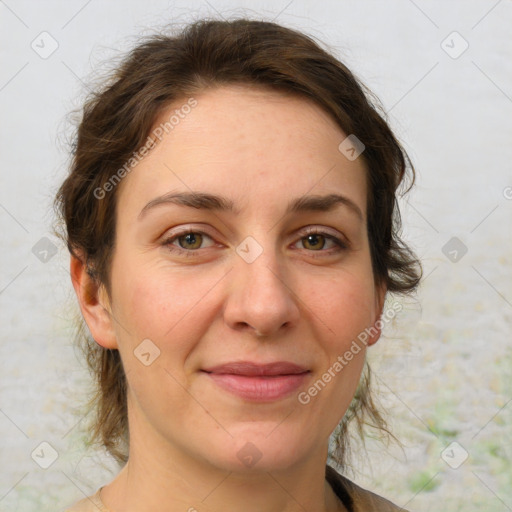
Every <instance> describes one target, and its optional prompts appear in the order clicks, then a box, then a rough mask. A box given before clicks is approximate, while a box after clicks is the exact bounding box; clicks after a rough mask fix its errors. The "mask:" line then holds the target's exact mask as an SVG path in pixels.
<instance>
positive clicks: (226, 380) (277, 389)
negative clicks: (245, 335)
mask: <svg viewBox="0 0 512 512" xmlns="http://www.w3.org/2000/svg"><path fill="white" fill-rule="evenodd" d="M205 373H206V375H208V376H209V377H210V378H211V379H212V380H213V381H214V382H215V383H216V384H218V385H219V386H220V387H221V388H223V389H225V390H226V391H230V392H231V393H233V394H234V395H237V396H239V397H241V398H244V399H245V400H251V401H252V402H270V401H273V400H279V399H280V398H284V397H286V396H288V395H290V394H291V393H293V392H294V391H296V390H297V389H298V388H300V387H301V386H302V385H303V383H304V380H305V379H306V376H307V375H308V374H309V372H305V373H299V374H296V375H276V376H272V377H271V376H258V377H257V376H252V377H248V376H243V375H234V374H228V373H208V372H205Z"/></svg>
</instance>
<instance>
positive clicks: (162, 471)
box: [101, 423, 346, 512]
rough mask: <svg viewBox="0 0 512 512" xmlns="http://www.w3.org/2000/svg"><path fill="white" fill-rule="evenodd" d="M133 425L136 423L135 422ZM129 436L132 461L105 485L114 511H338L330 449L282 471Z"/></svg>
mask: <svg viewBox="0 0 512 512" xmlns="http://www.w3.org/2000/svg"><path fill="white" fill-rule="evenodd" d="M132 425H133V423H132ZM131 434H132V437H134V438H135V439H138V440H141V439H143V440H144V441H143V442H139V443H137V442H135V439H130V459H129V461H128V462H127V464H126V465H125V467H124V468H123V469H122V470H121V472H120V473H119V474H118V476H117V477H116V478H115V479H114V480H113V481H112V482H111V483H110V484H108V485H107V486H105V487H104V488H103V489H102V492H101V499H102V501H103V503H104V505H105V507H107V508H108V509H109V510H110V511H111V512H135V511H136V512H149V511H151V512H152V511H154V510H166V511H167V512H184V511H187V512H203V511H204V512H214V511H220V510H222V512H239V511H240V510H243V511H244V512H261V511H262V510H265V512H305V511H310V510H315V511H316V512H339V511H345V510H346V509H345V508H344V507H343V505H342V504H341V502H340V501H339V499H338V498H337V497H336V495H335V493H334V491H333V490H332V488H331V487H330V485H329V484H328V483H327V481H326V480H325V464H326V460H327V447H326V448H325V450H317V452H316V453H315V454H314V455H312V456H310V457H308V458H305V459H304V460H302V461H298V462H297V463H296V464H294V465H292V466H291V467H288V468H286V469H280V470H278V471H272V470H271V471H266V470H262V471H257V470H255V468H252V469H251V470H250V471H249V470H247V471H245V472H233V471H229V470H224V469H222V468H219V467H215V466H213V465H212V464H210V463H209V462H208V461H206V460H204V459H199V458H198V457H194V456H192V455H191V454H189V453H184V452H183V451H179V450H177V449H176V448H175V447H170V446H169V444H168V443H163V442H162V440H161V439H160V440H159V441H158V440H157V439H155V438H154V437H152V436H147V437H144V436H141V435H134V432H133V430H132V431H131Z"/></svg>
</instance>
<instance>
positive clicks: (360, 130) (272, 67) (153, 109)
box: [55, 19, 421, 465]
mask: <svg viewBox="0 0 512 512" xmlns="http://www.w3.org/2000/svg"><path fill="white" fill-rule="evenodd" d="M223 84H246V85H248V86H264V87H268V88H271V89H273V90H276V91H280V92H282V93H284V94H294V95H299V96H301V97H304V98H308V99H310V100H313V101H314V102H316V104H317V105H319V106H320V107H321V108H323V109H324V110H325V111H326V112H328V113H329V115H331V116H332V118H333V119H334V120H335V121H336V122H337V124H338V125H339V126H340V128H341V129H342V130H343V131H344V132H345V133H346V134H347V135H348V134H354V135H355V136H356V137H357V138H358V139H359V140H361V141H362V142H363V143H364V145H365V146H366V149H365V151H364V152H363V153H362V155H361V158H363V159H364V160H363V161H364V162H365V164H366V168H367V175H368V178H367V183H368V206H367V217H368V226H367V228H368V237H369V244H370V250H371V258H372V266H373V272H374V276H375V281H376V283H377V284H385V286H386V287H387V290H388V291H390V292H396V293H408V292H411V291H412V290H414V289H415V288H416V286H417V285H418V283H419V280H420V275H421V267H420V264H419V262H418V261H417V259H416V258H415V256H414V254H413V253H412V252H411V251H410V250H409V248H408V247H407V246H406V245H405V244H404V243H403V242H402V241H401V239H400V229H401V226H400V215H399V210H398V204H397V191H398V188H399V185H401V184H402V182H403V180H404V178H405V177H406V175H408V176H409V177H410V186H412V184H413V182H414V168H413V166H412V164H411V162H410V160H409V157H408V156H407V154H406V152H405V150H404V149H403V148H402V146H401V145H400V143H399V142H398V141H397V139H396V138H395V136H394V135H393V133H392V131H391V129H390V128H389V126H388V124H387V123H386V121H385V120H384V118H385V114H384V112H383V109H382V107H381V106H380V104H379V102H378V100H377V98H376V97H375V96H373V94H372V93H371V92H370V91H369V90H368V89H367V88H366V87H365V86H364V85H363V84H361V83H360V82H359V81H358V80H357V79H356V78H355V76H354V75H353V74H352V72H351V71H350V70H349V69H348V68H347V67H346V66H345V65H344V64H343V63H341V62H340V61H339V60H337V59H336V58H335V57H334V56H333V55H331V54H330V53H329V52H327V51H326V50H324V49H322V48H321V47H320V46H319V44H318V43H316V42H315V41H314V40H313V39H312V38H311V37H309V36H307V35H305V34H302V33H300V32H297V31H295V30H292V29H289V28H285V27H283V26H280V25H277V24H275V23H271V22H263V21H253V20H247V19H236V20H233V21H217V20H199V21H196V22H194V23H191V24H190V25H188V26H187V27H185V29H184V30H183V31H182V32H181V33H179V34H178V35H171V36H169V35H165V34H157V35H152V36H149V37H147V38H146V39H145V40H143V41H141V42H140V43H139V44H138V45H137V46H136V47H135V48H134V49H132V50H131V52H130V53H129V54H128V55H127V56H126V57H125V59H124V60H123V61H122V63H121V64H120V65H119V66H118V67H117V69H116V70H115V71H114V72H113V73H112V74H111V75H110V76H109V78H108V79H107V80H106V81H105V82H104V83H103V85H102V87H101V88H100V89H99V90H98V91H97V92H95V93H92V94H91V95H90V96H89V97H88V98H87V100H86V101H85V104H84V106H83V111H82V116H81V121H80V124H79V126H78V129H77V131H76V135H75V139H74V144H73V149H72V152H71V154H72V162H71V169H70V173H69V176H68V177H67V178H66V180H65V181H64V182H63V184H62V185H61V187H60V189H59V191H58V193H57V195H56V199H55V206H56V209H57V213H58V215H59V217H60V219H61V220H62V221H63V223H64V224H65V228H64V229H63V230H62V231H63V234H62V235H61V236H63V237H64V239H65V241H66V243H67V246H68V249H69V251H70V252H71V253H72V254H73V255H75V256H77V257H79V258H82V259H83V260H85V261H84V263H86V264H87V267H88V269H89V270H88V271H89V272H90V275H91V276H93V277H94V278H95V279H97V282H98V283H102V284H103V285H105V287H106V290H107V292H108V293H109V295H110V281H109V276H110V261H111V256H112V249H113V246H114V242H115V219H116V197H117V192H116V190H117V189H116V188H115V187H114V189H113V190H112V191H111V192H109V193H107V194H103V195H104V197H102V198H99V199H98V196H97V194H96V193H95V191H97V190H99V189H102V190H106V189H107V188H106V187H105V184H106V183H107V182H108V180H109V179H111V177H112V176H113V174H114V173H115V172H116V170H118V169H120V168H122V167H123V165H125V163H126V162H127V161H128V160H129V159H130V158H131V157H132V154H133V153H134V152H135V151H137V150H138V148H140V147H142V146H143V144H144V143H145V142H146V139H147V138H148V136H149V134H150V131H151V129H152V127H153V124H154V122H155V119H156V118H157V117H158V115H159V114H160V113H161V111H162V110H163V109H164V108H167V107H168V106H169V104H170V103H172V102H175V101H176V100H177V99H180V98H186V97H189V96H191V95H193V94H199V93H200V92H201V91H204V90H205V89H207V88H209V87H216V86H222V85H223ZM379 111H380V112H381V113H379ZM340 142H341V141H340ZM408 171H409V172H408ZM409 188H410V187H408V188H407V190H408V189H409ZM79 338H80V339H81V341H82V342H83V348H84V350H85V353H86V357H87V361H88V364H89V367H90V370H91V371H92V373H93V375H94V376H95V379H96V383H97V391H96V394H95V395H94V397H93V399H92V401H91V403H92V404H93V405H94V408H95V412H96V417H95V421H94V424H93V426H92V432H91V434H92V440H97V441H101V443H102V444H103V445H104V446H105V447H106V448H107V450H108V451H109V452H110V453H111V454H112V455H113V456H114V457H115V458H116V459H117V460H118V461H119V462H125V461H126V460H127V458H128V420H127V407H126V378H125V374H124V371H123V365H122V362H121V359H120V356H119V352H118V351H117V350H109V349H104V348H102V347H100V346H99V345H98V344H96V343H95V342H94V340H92V339H91V337H90V335H87V334H86V329H85V328H84V326H83V324H82V327H81V330H80V332H79ZM366 418H369V420H370V422H371V423H372V424H373V425H374V426H376V427H377V428H381V429H384V430H385V422H384V420H383V418H382V417H381V415H380V413H379V411H378V410H377V409H376V407H375V405H374V402H373V398H372V395H371V393H370V370H369V367H368V365H366V366H365V369H364V373H363V377H362V379H361V382H360V386H359V388H358V391H357V392H356V395H355V397H354V400H353V402H352V404H351V406H350V408H349V411H348V412H347V414H346V415H345V417H344V419H343V420H342V422H341V423H340V425H339V426H338V429H337V431H336V432H337V434H336V449H335V450H334V452H333V454H332V457H333V458H334V460H335V461H336V462H337V463H338V464H340V465H343V464H344V461H345V455H346V449H347V447H348V446H347V439H348V436H347V433H348V430H347V429H348V425H349V423H350V422H351V420H352V419H355V421H356V423H357V426H358V428H359V431H361V428H362V426H363V425H364V424H365V423H366Z"/></svg>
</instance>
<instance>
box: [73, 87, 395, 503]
mask: <svg viewBox="0 0 512 512" xmlns="http://www.w3.org/2000/svg"><path fill="white" fill-rule="evenodd" d="M195 98H196V99H197V102H198V104H197V106H196V107H195V108H194V109H193V110H192V111H191V113H190V114H188V115H187V116H186V117H185V118H184V119H181V120H180V123H179V124H178V125H177V126H175V127H174V129H173V130H172V131H170V132H169V134H168V135H166V137H165V138H163V140H162V141H161V142H160V143H159V144H158V145H157V146H156V147H155V148H154V149H153V150H152V151H151V152H150V153H149V155H148V156H146V157H145V158H144V159H143V160H142V161H141V162H140V163H139V164H138V165H137V166H136V168H135V169H134V170H133V171H132V172H131V173H130V174H129V175H127V176H126V177H125V178H124V179H123V181H122V183H121V184H120V185H119V187H120V188H119V190H117V191H116V193H118V194H119V196H118V211H117V219H116V229H117V232H116V246H115V250H114V253H113V259H112V267H111V283H112V289H111V295H110V296H109V295H108V294H107V293H106V291H105V288H104V287H103V286H99V287H98V286H96V285H95V284H94V283H93V282H91V279H90V278H89V276H88V275H87V273H86V272H85V269H84V266H83V265H82V263H81V262H80V260H78V259H76V258H73V257H72V259H71V273H72V278H73V283H74V286H75V290H76V293H77V296H78V299H79V302H80V306H81V309H82V313H83V316H84V318H85V320H86V322H87V325H88V327H89V329H90V331H91V334H92V336H93V337H94V339H95V340H96V342H97V343H98V344H100V345H101V346H103V347H106V348H117V349H119V351H120V354H121V358H122V360H123V364H124V367H125V371H126V373H127V379H128V385H129V391H128V410H129V425H130V459H129V461H128V463H127V465H126V466H125V467H124V468H123V469H122V470H121V472H120V473H119V475H118V476H117V477H116V478H115V479H114V480H113V481H112V482H111V483H110V484H109V485H107V486H105V487H104V488H103V490H102V493H101V498H102V500H103V502H104V503H105V505H106V506H107V507H108V508H109V509H110V510H112V511H113V512H121V511H123V512H124V511H127V512H128V511H137V512H145V511H150V510H162V507H163V506H165V510H166V511H169V512H174V511H180V512H182V511H184V510H194V509H195V510H197V511H199V512H201V511H221V510H222V511H223V512H235V511H236V512H238V511H240V510H244V511H245V512H261V511H262V510H265V511H266V512H283V511H286V512H292V511H299V510H300V511H304V510H307V511H315V512H318V511H321V512H326V511H331V512H332V511H335V510H345V508H344V507H343V506H342V504H341V503H340V502H339V500H338V499H337V498H336V496H335V495H334V493H333V491H332V489H331V487H330V486H329V485H328V484H327V482H326V481H325V479H324V471H325V464H326V459H327V447H328V439H329V436H330V434H331V433H332V431H333V430H334V428H335V427H336V425H337V424H338V423H339V421H340V420H341V418H342V417H343V415H344V413H345V411H346V410H347V408H348V405H349V404H350V401H351V399H352V397H353V395H354V392H355V390H356V387H357V384H358V381H359V377H360V374H361V370H362V367H363V364H364V357H365V350H364V349H363V350H361V351H360V352H359V353H358V354H357V355H355V356H354V358H353V359H352V360H351V361H350V363H349V364H348V365H346V366H345V367H344V368H343V370H342V371H341V372H339V373H338V374H337V375H336V377H335V378H333V379H332V380H331V382H329V383H328V384H327V385H326V386H325V388H324V389H323V390H322V391H321V392H319V393H318V394H317V396H315V397H313V398H312V399H311V401H310V403H309V404H307V405H302V404H300V403H299V402H298V400H297V394H298V393H297V392H294V393H292V394H291V395H290V396H288V397H285V398H282V399H280V400H277V401H274V402H264V403H254V402H250V401H246V400H244V399H242V398H240V397H237V396H235V395H232V394H230V393H228V392H227V391H224V390H222V389H221V388H219V387H218V386H217V385H216V384H215V383H213V382H212V381H211V379H210V378H209V377H208V376H207V375H205V374H204V373H202V372H201V371H200V370H201V369H202V368H205V367H207V366H212V365H215V364H220V363H226V362H229V361H236V360H250V361H257V362H270V361H291V362H294V363H298V364H301V365H302V366H305V367H307V368H308V369H309V370H310V374H309V375H308V377H307V380H306V382H305V384H304V386H303V387H302V388H301V389H300V390H299V391H303V390H306V389H307V388H308V387H309V386H311V384H312V383H314V382H315V381H317V380H318V379H319V378H320V376H321V375H322V374H323V373H324V372H325V371H327V370H328V369H329V368H330V367H332V365H333V363H334V361H336V359H337V357H338V356H340V355H343V353H344V352H345V351H346V350H348V348H349V347H350V344H351V343H352V341H353V340H354V339H355V338H356V337H357V335H358V334H359V333H361V332H362V331H364V329H365V328H368V327H371V326H373V325H374V324H375V322H376V321H377V320H378V319H379V316H380V314H381V312H382V305H383V301H384V295H385V290H384V289H382V288H379V287H376V286H375V282H374V276H373V273H372V266H371V259H370V250H369V244H368V234H367V230H366V170H365V166H364V163H363V161H362V159H361V158H357V159H356V160H354V161H350V160H348V159H347V158H346V157H345V156H344V155H343V154H342V153H340V151H339V150H338V145H339V144H340V142H341V141H342V140H343V139H345V137H346V134H344V133H343V132H342V131H341V130H340V128H339V127H338V126H337V125H336V123H335V122H334V121H333V120H332V119H331V118H330V117H329V116H328V115H327V114H326V113H325V112H324V111H323V110H322V109H321V108H319V107H318V106H317V105H316V104H314V103H313V102H310V101H309V100H306V99H304V98H296V97H291V96H286V95H283V94H281V93H277V92H271V91H268V90H263V89H259V88H247V87H243V86H233V85H231V86H224V87H221V88H217V89H213V90H212V89H210V90H208V91H206V92H203V93H201V94H198V95H196V96H195ZM185 101H186V100H184V101H183V103H185ZM183 103H180V102H177V103H176V104H174V105H172V106H171V107H169V109H168V110H167V111H166V112H162V116H161V118H160V119H157V121H156V123H155V126H157V125H158V124H159V123H160V122H165V120H166V119H168V117H169V115H170V113H171V111H172V110H174V109H175V108H179V106H180V105H182V104H183ZM190 190H194V191H201V192H208V193H211V194H217V195H223V196H225V197H227V198H229V199H230V200H232V201H233V202H234V203H235V206H236V207H237V208H239V209H240V212H239V213H238V214H233V213H230V212H224V211H209V210H198V209H194V208H191V207H185V206H179V205H175V204H160V205H158V206H154V207H153V208H149V209H147V211H146V212H145V213H144V214H142V216H141V217H140V218H139V215H140V212H141V210H142V209H143V208H144V206H145V205H146V204H147V203H148V202H150V201H152V200H153V199H155V198H156V197H159V196H161V195H163V194H166V193H169V192H189V191H190ZM332 193H338V194H342V195H343V196H345V197H347V198H349V199H350V200H351V201H352V202H353V203H355V205H357V207H358V208H359V209H360V210H361V212H362V218H359V217H358V216H357V215H356V214H355V213H354V212H353V211H352V210H351V209H350V208H348V207H347V206H344V205H339V206H337V207H335V208H334V209H333V210H332V211H328V212H315V211H310V212H301V213H290V214H287V215H285V209H286V206H287V204H288V202H289V201H291V200H294V199H296V198H299V197H302V196H304V195H327V194H332ZM306 226H314V227H316V228H318V230H319V231H321V232H327V234H328V235H334V236H337V237H338V238H340V239H341V240H344V241H345V243H346V244H347V246H346V248H343V249H340V250H338V251H337V250H336V247H337V246H336V245H335V244H334V243H333V242H332V241H331V240H330V239H329V238H328V237H325V238H322V236H320V237H319V238H317V239H314V238H313V239H311V238H308V236H307V233H305V232H304V228H305V227H306ZM181 228H190V229H191V231H193V232H195V233H196V239H195V241H194V240H192V241H190V239H187V238H186V237H181V238H179V239H177V238H174V239H173V240H172V241H171V242H169V243H168V244H167V245H166V243H165V242H166V239H169V238H170V237H171V236H172V235H175V234H176V233H178V232H179V230H180V229H181ZM198 232H199V233H205V235H203V238H202V239H201V237H200V235H198V234H197V233H198ZM248 236H251V237H252V238H253V239H255V240H256V241H257V243H258V244H259V246H260V247H261V249H262V251H263V252H262V253H261V254H260V255H259V256H258V257H257V258H256V259H255V261H253V262H252V263H248V262H247V261H245V260H244V259H243V258H242V257H240V256H239V254H238V253H237V252H236V248H237V247H238V246H239V244H241V243H242V242H243V241H244V239H245V238H246V237H248ZM180 242H181V245H180ZM171 244H172V245H171ZM201 244H202V245H201ZM169 246H171V247H174V248H182V250H183V251H187V249H188V252H189V253H192V254H191V255H190V256H188V257H186V256H183V255H180V254H178V253H176V252H172V251H171V250H170V249H169ZM379 336H380V333H377V334H376V335H375V336H374V337H373V338H371V339H370V340H369V341H368V345H372V344H373V343H375V342H376V341H377V339H378V338H379ZM145 339H150V340H151V342H152V343H154V345H156V346H157V347H158V349H159V350H160V355H159V357H157V358H156V359H155V360H154V361H153V362H152V363H151V364H150V365H149V366H145V365H144V364H142V363H141V361H140V360H139V359H138V358H137V357H135V355H134V350H135V349H136V348H137V346H138V345H139V344H140V343H141V342H142V341H143V340H145ZM248 442H250V443H252V445H250V446H254V447H256V449H257V452H258V453H259V454H261V458H260V460H259V461H258V462H257V463H256V464H254V465H253V466H251V467H248V466H247V465H245V464H244V463H243V462H242V461H241V460H240V458H239V457H238V456H237V453H238V452H239V451H240V450H241V449H242V448H243V447H244V446H245V445H246V444H247V443H248ZM251 449H252V450H255V449H254V448H251ZM192 507H193V508H192Z"/></svg>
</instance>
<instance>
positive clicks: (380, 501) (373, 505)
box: [325, 465, 407, 512]
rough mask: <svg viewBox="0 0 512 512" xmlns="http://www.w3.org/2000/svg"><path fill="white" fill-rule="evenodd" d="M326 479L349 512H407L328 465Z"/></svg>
mask: <svg viewBox="0 0 512 512" xmlns="http://www.w3.org/2000/svg"><path fill="white" fill-rule="evenodd" d="M325 478H326V480H327V481H328V482H329V485H330V486H331V487H332V489H333V491H334V492H335V493H336V496H338V498H339V499H340V501H341V502H342V503H343V505H345V508H346V509H347V510H348V512H407V510H405V509H404V508H400V507H397V506H396V505H393V503H391V502H390V501H388V500H386V499H385V498H383V497H381V496H378V495H377V494H374V493H373V492H370V491H367V490H366V489H363V488H362V487H359V486H358V485H356V484H355V483H354V482H351V481H350V480H349V479H348V478H345V477H344V476H342V475H340V474H339V473H338V472H337V471H336V470H335V469H334V468H332V467H331V466H329V465H327V466H326V468H325Z"/></svg>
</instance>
